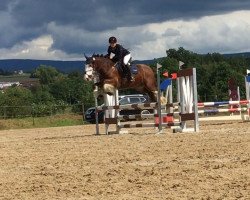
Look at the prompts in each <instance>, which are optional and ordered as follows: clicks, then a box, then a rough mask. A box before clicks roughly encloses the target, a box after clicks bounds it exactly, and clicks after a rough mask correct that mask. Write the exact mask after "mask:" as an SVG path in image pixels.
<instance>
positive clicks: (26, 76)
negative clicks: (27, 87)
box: [0, 74, 38, 82]
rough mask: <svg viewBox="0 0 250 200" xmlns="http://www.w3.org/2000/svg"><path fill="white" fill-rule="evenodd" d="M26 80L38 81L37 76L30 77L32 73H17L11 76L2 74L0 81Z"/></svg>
mask: <svg viewBox="0 0 250 200" xmlns="http://www.w3.org/2000/svg"><path fill="white" fill-rule="evenodd" d="M18 81H19V82H26V81H38V79H37V78H30V74H20V75H19V74H15V75H10V76H3V75H0V82H18Z"/></svg>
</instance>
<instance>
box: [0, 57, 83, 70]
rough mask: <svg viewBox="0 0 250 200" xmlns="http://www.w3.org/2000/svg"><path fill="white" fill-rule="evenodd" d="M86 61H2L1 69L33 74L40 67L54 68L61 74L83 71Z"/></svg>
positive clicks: (0, 62)
mask: <svg viewBox="0 0 250 200" xmlns="http://www.w3.org/2000/svg"><path fill="white" fill-rule="evenodd" d="M84 64H85V63H84V61H59V60H57V61H56V60H29V59H6V60H0V69H3V70H4V71H10V72H13V71H17V70H23V71H24V72H31V71H32V70H34V69H35V68H37V67H39V66H40V65H46V66H52V67H55V68H56V69H57V70H59V71H61V72H65V73H68V72H71V71H83V67H84Z"/></svg>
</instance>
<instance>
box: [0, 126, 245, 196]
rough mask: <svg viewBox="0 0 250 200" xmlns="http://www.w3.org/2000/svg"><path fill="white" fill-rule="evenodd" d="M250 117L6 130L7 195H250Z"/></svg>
mask: <svg viewBox="0 0 250 200" xmlns="http://www.w3.org/2000/svg"><path fill="white" fill-rule="evenodd" d="M249 126H250V123H242V122H226V123H224V122H206V123H205V122H202V123H201V126H200V128H201V130H200V132H199V133H175V134H173V133H172V132H171V130H169V129H168V130H166V131H164V132H165V133H164V134H161V135H155V134H154V133H155V130H154V129H145V128H144V129H131V130H130V132H129V133H128V134H123V135H109V136H106V135H100V136H95V135H94V132H95V126H94V125H83V126H74V127H60V128H44V129H26V130H8V131H1V132H0V199H1V200H2V199H11V200H12V199H18V200H20V199H36V200H37V199H98V200H99V199H109V200H110V199H116V200H117V199H136V200H140V199H244V200H245V199H250V129H249Z"/></svg>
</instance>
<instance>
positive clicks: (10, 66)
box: [0, 52, 250, 73]
mask: <svg viewBox="0 0 250 200" xmlns="http://www.w3.org/2000/svg"><path fill="white" fill-rule="evenodd" d="M223 56H225V57H227V58H229V57H245V58H250V52H244V53H232V54H223ZM133 62H134V63H142V64H154V63H155V62H156V61H155V59H152V60H135V61H133ZM40 65H46V66H52V67H55V68H56V69H57V70H59V71H61V72H64V73H69V72H72V71H79V72H83V70H84V65H85V61H84V60H83V61H61V60H31V59H5V60H0V69H2V70H4V71H9V72H14V71H18V70H23V72H26V73H28V72H31V71H32V70H34V69H35V68H37V67H38V66H40Z"/></svg>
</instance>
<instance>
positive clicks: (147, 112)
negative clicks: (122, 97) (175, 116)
mask: <svg viewBox="0 0 250 200" xmlns="http://www.w3.org/2000/svg"><path fill="white" fill-rule="evenodd" d="M143 114H150V112H149V111H148V110H142V111H141V115H143ZM149 118H150V117H149V116H144V117H142V119H143V120H145V119H149Z"/></svg>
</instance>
